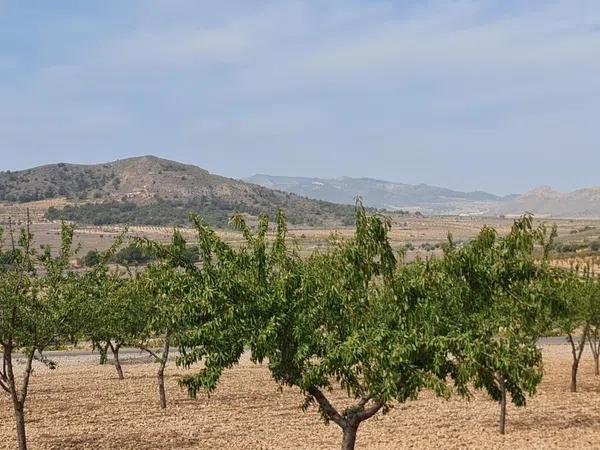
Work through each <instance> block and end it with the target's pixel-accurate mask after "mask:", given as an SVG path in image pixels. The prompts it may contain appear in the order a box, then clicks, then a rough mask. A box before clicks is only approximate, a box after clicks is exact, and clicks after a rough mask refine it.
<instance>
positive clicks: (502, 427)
mask: <svg viewBox="0 0 600 450" xmlns="http://www.w3.org/2000/svg"><path fill="white" fill-rule="evenodd" d="M499 381H500V382H499V384H500V393H501V396H500V422H499V424H498V431H499V432H500V434H505V433H506V385H505V384H504V377H502V376H501V377H499Z"/></svg>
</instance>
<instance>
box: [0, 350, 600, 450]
mask: <svg viewBox="0 0 600 450" xmlns="http://www.w3.org/2000/svg"><path fill="white" fill-rule="evenodd" d="M585 358H587V359H585V360H584V361H583V363H582V367H581V369H580V382H579V387H580V392H579V393H576V394H571V393H569V392H568V381H569V367H570V353H569V348H568V347H567V346H565V345H549V346H546V347H545V348H544V360H545V367H546V376H545V378H544V381H543V383H542V385H541V386H540V389H539V392H538V395H536V396H535V397H533V398H532V399H531V400H530V401H529V402H528V406H527V407H526V408H516V407H513V406H511V407H510V408H509V413H508V414H509V415H508V434H507V435H505V436H500V435H498V434H497V433H496V422H497V414H498V410H497V405H496V404H495V403H494V402H492V401H490V400H488V399H486V398H485V397H484V396H481V395H477V396H476V398H474V399H473V400H472V401H470V402H466V401H464V400H459V399H453V400H451V401H444V400H440V399H436V398H433V397H432V396H431V395H430V394H429V393H424V394H423V395H422V396H421V397H420V398H419V400H417V401H412V402H408V403H406V404H404V405H400V406H397V407H396V408H394V409H393V410H392V411H391V412H390V413H389V414H387V415H385V416H383V415H378V416H376V417H375V418H373V419H371V420H369V421H367V422H365V423H364V424H363V425H362V426H361V428H360V429H359V438H358V444H357V448H370V449H397V448H419V449H421V448H425V449H434V448H435V449H439V448H445V449H450V448H506V449H508V448H511V449H513V448H538V449H542V448H544V449H545V448H583V447H587V448H592V447H594V448H597V447H598V446H599V445H600V408H599V406H600V378H597V377H594V375H593V370H592V364H591V361H590V360H591V357H590V355H589V354H588V355H587V356H586V357H585ZM83 359H84V360H82V358H69V359H67V360H66V361H61V364H60V366H59V368H58V369H57V370H55V371H48V370H46V369H44V368H42V367H39V368H38V370H37V372H36V376H35V377H34V378H33V380H32V386H31V395H30V401H29V403H28V416H27V427H28V433H29V440H30V447H31V448H32V449H183V448H189V449H195V448H215V449H217V448H218V449H225V448H246V449H309V448H310V449H329V448H331V449H335V448H338V446H339V443H340V439H341V435H340V431H339V429H338V428H337V427H336V426H335V425H334V424H330V425H329V426H326V425H324V424H323V422H322V421H321V419H320V418H319V415H318V413H317V411H316V409H314V408H312V409H309V411H307V412H306V413H303V412H302V410H301V409H300V405H301V403H302V400H303V398H302V396H301V394H300V393H299V392H298V391H297V390H293V389H289V388H283V390H280V389H279V387H278V386H277V385H276V384H275V383H274V382H272V381H271V380H270V378H269V373H268V370H267V369H266V368H265V367H262V366H255V365H253V364H251V363H250V362H248V361H244V362H242V363H241V364H240V365H239V366H238V367H236V368H234V369H232V370H229V371H228V372H226V374H225V375H224V377H223V380H222V382H221V384H220V386H219V388H218V389H217V391H216V392H215V393H214V394H212V395H211V396H210V398H209V397H206V396H201V397H199V398H198V399H197V400H190V399H188V398H186V395H185V392H183V391H182V390H181V389H179V387H178V385H177V379H178V376H179V374H181V373H182V371H180V370H179V369H177V368H175V367H174V365H173V364H171V367H170V368H169V369H168V388H167V389H168V392H167V394H168V397H169V405H168V409H167V410H166V411H161V410H159V408H158V405H157V402H158V398H157V392H156V384H155V378H154V373H155V370H156V366H155V365H153V364H148V363H143V364H142V363H139V364H127V365H126V366H125V371H126V377H127V378H126V379H125V380H124V381H118V380H117V379H116V376H115V372H114V368H113V367H111V366H98V365H95V358H94V359H93V360H91V359H89V358H87V359H85V358H83ZM337 397H338V398H337V400H338V402H339V401H341V399H342V397H341V396H337ZM13 427H14V425H13V417H12V411H11V408H10V404H9V401H8V398H7V396H6V395H3V396H2V397H0V448H2V449H10V448H14V447H15V441H14V436H13V434H14V430H13Z"/></svg>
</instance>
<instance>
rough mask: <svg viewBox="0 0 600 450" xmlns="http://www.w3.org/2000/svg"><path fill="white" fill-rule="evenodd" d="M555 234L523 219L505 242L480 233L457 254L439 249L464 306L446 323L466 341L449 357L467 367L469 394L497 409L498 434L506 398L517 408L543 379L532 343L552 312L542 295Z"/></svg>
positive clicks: (545, 295)
mask: <svg viewBox="0 0 600 450" xmlns="http://www.w3.org/2000/svg"><path fill="white" fill-rule="evenodd" d="M555 234H556V230H555V229H553V230H552V232H550V233H548V231H547V230H546V228H545V227H543V226H542V227H539V228H534V227H533V224H532V220H531V218H530V217H527V216H526V217H523V218H522V219H520V220H518V221H516V222H515V223H514V225H513V227H512V229H511V232H510V233H509V234H508V236H506V237H504V238H499V237H498V235H497V233H496V231H495V230H493V229H492V228H488V227H484V229H483V230H482V231H481V232H480V234H479V235H478V236H477V237H476V238H474V239H472V240H471V241H470V242H468V243H467V244H465V245H463V246H462V247H461V248H460V249H459V248H457V247H455V246H454V245H453V243H452V241H451V240H450V243H449V245H447V246H446V248H445V253H444V259H443V263H444V266H445V269H446V270H448V271H449V273H450V276H451V277H452V278H453V280H454V281H453V282H454V283H455V284H457V286H458V287H459V290H458V292H457V293H456V295H458V296H459V297H460V298H461V299H463V301H462V302H461V303H460V305H461V308H462V309H461V310H460V311H454V312H453V313H452V317H453V318H454V320H455V323H456V325H457V332H458V335H463V336H464V335H469V336H470V341H466V342H464V345H463V346H462V347H461V348H459V349H457V350H456V351H455V356H456V357H458V358H461V359H463V360H464V362H465V363H466V367H468V369H469V371H470V376H471V377H472V378H473V383H474V386H475V387H476V388H479V389H484V390H485V391H486V392H487V393H488V394H489V395H490V396H491V397H492V398H493V399H494V400H496V401H498V402H499V405H500V420H499V431H500V433H501V434H504V433H505V430H506V408H507V397H508V394H510V398H511V400H512V402H513V403H514V404H515V405H516V406H523V405H524V404H525V400H526V395H527V394H529V395H533V394H534V393H535V390H536V387H537V385H538V384H539V383H540V381H541V379H542V374H543V371H542V357H541V353H540V351H539V350H538V348H537V340H538V338H539V336H540V335H541V334H543V333H544V332H545V331H546V329H547V326H548V323H549V321H550V318H551V317H552V314H553V311H554V310H555V304H554V303H555V300H554V301H553V300H552V297H551V296H549V295H548V293H549V290H548V289H547V282H548V281H549V280H551V279H552V272H551V271H550V269H549V267H548V263H547V256H548V252H549V248H550V246H551V244H552V239H553V237H554V236H555ZM537 246H540V247H541V248H542V249H543V253H542V257H541V258H537V257H536V255H535V250H536V247H537Z"/></svg>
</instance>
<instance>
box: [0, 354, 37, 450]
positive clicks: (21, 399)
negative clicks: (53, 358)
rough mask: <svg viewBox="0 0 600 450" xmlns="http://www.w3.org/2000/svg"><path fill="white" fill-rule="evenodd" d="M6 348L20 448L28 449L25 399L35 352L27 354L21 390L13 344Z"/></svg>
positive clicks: (8, 377) (5, 370)
mask: <svg viewBox="0 0 600 450" xmlns="http://www.w3.org/2000/svg"><path fill="white" fill-rule="evenodd" d="M3 347H4V348H3V350H4V355H3V358H4V366H5V368H4V369H3V373H4V376H5V377H6V379H7V381H8V390H9V393H10V396H11V398H12V402H13V410H14V413H15V424H16V428H17V443H18V445H19V450H27V435H26V434H25V400H26V399H27V390H28V386H29V377H30V376H31V370H32V363H33V355H34V352H35V349H34V350H31V351H30V352H29V355H28V356H27V363H26V364H25V371H24V373H23V380H22V386H21V391H20V392H19V391H18V389H17V383H16V377H15V373H14V370H13V361H12V358H13V356H12V346H3Z"/></svg>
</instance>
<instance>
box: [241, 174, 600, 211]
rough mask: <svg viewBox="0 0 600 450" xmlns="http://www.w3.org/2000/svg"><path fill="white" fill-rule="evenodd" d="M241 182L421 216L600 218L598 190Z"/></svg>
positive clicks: (367, 181) (362, 181) (260, 178)
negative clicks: (502, 192)
mask: <svg viewBox="0 0 600 450" xmlns="http://www.w3.org/2000/svg"><path fill="white" fill-rule="evenodd" d="M246 181H248V182H251V183H256V184H259V185H261V186H265V187H268V188H270V189H278V190H282V191H287V192H292V193H294V194H297V195H301V196H306V197H311V198H318V199H321V200H326V201H330V202H337V203H352V202H353V201H354V198H355V197H356V196H357V195H359V196H361V197H362V198H363V200H364V201H365V203H366V204H367V205H369V206H372V207H374V208H384V209H387V210H390V211H395V210H405V211H420V212H422V213H426V214H449V215H461V214H462V215H493V216H498V215H507V216H513V215H514V216H516V215H521V214H523V213H525V212H530V213H533V214H534V215H537V216H542V217H544V216H551V217H594V218H597V217H600V187H590V188H586V189H580V190H577V191H574V192H569V193H561V192H557V191H554V190H552V189H551V188H550V187H548V186H542V187H539V188H536V189H533V190H531V191H529V192H526V193H524V194H521V195H517V194H513V195H507V196H498V195H494V194H490V193H488V192H483V191H473V192H460V191H455V190H451V189H446V188H443V187H437V186H430V185H427V184H416V185H413V184H405V183H395V182H390V181H383V180H376V179H372V178H350V177H341V178H309V177H283V176H271V175H254V176H252V177H250V178H247V179H246Z"/></svg>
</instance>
